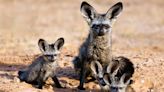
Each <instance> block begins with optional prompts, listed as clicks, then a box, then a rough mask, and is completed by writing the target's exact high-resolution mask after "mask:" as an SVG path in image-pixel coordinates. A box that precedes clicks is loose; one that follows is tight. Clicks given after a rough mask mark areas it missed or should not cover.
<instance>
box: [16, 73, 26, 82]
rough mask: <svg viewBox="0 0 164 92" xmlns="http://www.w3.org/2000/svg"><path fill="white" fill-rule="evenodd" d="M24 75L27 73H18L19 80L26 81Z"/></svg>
mask: <svg viewBox="0 0 164 92" xmlns="http://www.w3.org/2000/svg"><path fill="white" fill-rule="evenodd" d="M24 73H25V71H18V78H19V79H20V80H21V81H24V80H25V76H24Z"/></svg>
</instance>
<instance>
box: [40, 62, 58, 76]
mask: <svg viewBox="0 0 164 92" xmlns="http://www.w3.org/2000/svg"><path fill="white" fill-rule="evenodd" d="M56 66H57V64H53V63H51V64H45V65H43V68H42V70H41V71H42V72H44V73H48V74H53V73H54V72H55V70H56Z"/></svg>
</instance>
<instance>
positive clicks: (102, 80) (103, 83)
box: [98, 78, 106, 86]
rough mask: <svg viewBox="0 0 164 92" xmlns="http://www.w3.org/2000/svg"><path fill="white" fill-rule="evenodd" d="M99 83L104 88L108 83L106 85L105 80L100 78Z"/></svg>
mask: <svg viewBox="0 0 164 92" xmlns="http://www.w3.org/2000/svg"><path fill="white" fill-rule="evenodd" d="M98 81H99V83H100V85H102V86H105V85H106V83H105V81H104V79H103V78H99V79H98Z"/></svg>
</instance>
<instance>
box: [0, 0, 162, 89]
mask: <svg viewBox="0 0 164 92" xmlns="http://www.w3.org/2000/svg"><path fill="white" fill-rule="evenodd" d="M82 1H83V0H0V76H1V77H2V80H4V79H6V80H7V82H6V81H5V83H6V84H5V83H3V82H0V88H1V87H3V86H4V85H5V86H7V85H9V84H8V81H9V80H10V81H12V79H14V78H15V76H16V70H17V69H19V68H18V67H17V66H12V65H14V64H16V65H22V64H25V63H27V64H29V63H30V62H31V58H30V59H28V58H29V57H33V56H35V55H36V54H39V53H40V51H39V48H38V45H37V43H38V39H39V38H43V39H45V40H47V41H48V42H49V43H52V42H54V41H56V39H57V38H59V37H64V38H65V45H64V50H63V55H71V56H72V57H70V58H69V59H67V57H64V56H63V57H64V58H66V59H67V60H63V62H64V61H71V60H72V59H73V57H74V56H75V55H77V53H78V48H79V47H80V45H81V43H82V42H83V41H84V40H85V38H86V37H87V34H88V30H89V27H88V25H87V23H86V21H85V20H84V18H83V17H82V15H81V13H80V5H81V2H82ZM86 1H87V2H88V3H90V4H91V5H92V6H93V7H94V8H95V9H96V10H97V12H99V13H105V12H106V11H107V10H108V9H109V8H110V7H111V6H112V5H114V4H115V3H117V2H118V1H122V2H123V4H124V9H123V12H122V13H121V15H120V16H119V17H118V19H117V21H116V22H115V24H114V26H113V37H112V38H113V39H112V40H113V47H112V49H113V55H114V56H126V57H128V58H130V59H131V60H132V61H133V62H134V64H135V67H136V72H135V75H134V81H135V83H134V89H135V90H136V92H164V84H163V82H164V80H163V78H164V73H163V71H164V67H163V65H164V0H86ZM22 58H23V59H22ZM8 65H10V66H11V68H12V69H15V70H14V71H11V70H12V69H11V70H10V67H9V68H8ZM20 67H21V66H20ZM6 68H7V69H9V71H7V72H9V74H8V76H6V75H5V74H6ZM10 73H11V74H10ZM2 75H3V76H2ZM11 75H12V76H14V77H11ZM8 77H11V79H10V78H9V79H8ZM14 83H15V82H14ZM11 84H12V83H11ZM15 85H17V86H20V83H15ZM10 86H11V85H10ZM13 88H14V89H13ZM27 88H28V87H27ZM14 90H15V87H11V88H10V87H9V88H7V89H4V88H3V90H2V92H13V91H14ZM15 92H16V91H15ZM17 92H18V91H17ZM70 92H71V91H70Z"/></svg>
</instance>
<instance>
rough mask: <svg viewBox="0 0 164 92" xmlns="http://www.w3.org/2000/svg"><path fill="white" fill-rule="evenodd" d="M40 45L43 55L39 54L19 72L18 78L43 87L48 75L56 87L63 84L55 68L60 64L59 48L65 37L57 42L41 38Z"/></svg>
mask: <svg viewBox="0 0 164 92" xmlns="http://www.w3.org/2000/svg"><path fill="white" fill-rule="evenodd" d="M38 45H39V48H40V51H41V52H42V54H43V55H41V56H39V57H38V58H36V59H35V60H34V62H33V63H32V64H31V65H29V66H28V68H27V69H25V70H20V71H19V72H18V78H19V79H20V80H21V81H25V82H27V83H30V84H32V85H34V86H35V87H37V88H39V89H42V87H43V85H44V84H45V81H46V80H47V79H48V77H51V78H52V79H53V81H54V82H55V85H56V87H58V88H61V85H60V83H59V81H58V79H57V77H56V76H55V70H56V68H57V66H58V63H57V59H58V54H59V52H60V51H59V50H60V49H61V47H62V46H63V45H64V38H59V39H58V40H57V41H56V42H55V43H53V44H48V43H47V42H46V41H45V40H43V39H39V41H38Z"/></svg>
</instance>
